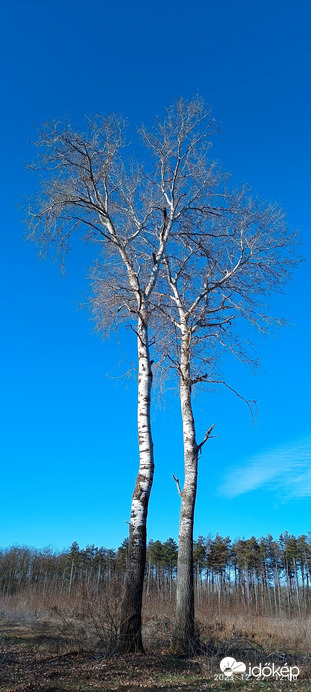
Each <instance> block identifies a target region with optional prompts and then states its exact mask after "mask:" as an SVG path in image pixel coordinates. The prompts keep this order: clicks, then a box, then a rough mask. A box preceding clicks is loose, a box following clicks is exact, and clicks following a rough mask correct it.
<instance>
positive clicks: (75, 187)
mask: <svg viewBox="0 0 311 692" xmlns="http://www.w3.org/2000/svg"><path fill="white" fill-rule="evenodd" d="M215 130H216V126H215V123H214V121H213V119H212V118H211V115H210V111H209V109H207V108H206V107H205V106H204V103H203V102H202V100H201V99H200V98H199V97H196V98H194V99H192V100H191V101H189V102H185V101H183V100H180V101H179V102H177V104H176V105H175V106H174V107H172V108H170V109H169V110H168V111H167V114H166V117H165V118H164V120H163V121H159V120H158V121H157V124H156V126H155V128H154V129H153V130H152V131H150V132H149V131H147V130H146V129H145V128H142V129H141V133H140V134H141V137H142V140H143V143H144V145H145V147H146V149H145V153H144V154H143V164H138V163H137V161H136V162H135V157H136V159H137V150H136V149H135V147H134V149H133V154H132V157H131V156H130V149H129V147H127V146H126V142H125V123H124V121H123V120H122V118H119V117H117V116H110V117H108V118H103V117H96V118H94V119H93V120H90V121H88V130H87V132H86V133H82V134H80V133H77V132H74V131H73V130H72V128H71V127H70V126H69V125H67V126H65V125H61V124H58V123H53V124H52V125H49V124H47V125H45V126H44V127H43V129H42V131H41V136H40V139H39V142H38V146H39V147H40V152H41V154H39V160H38V163H37V164H35V166H33V167H34V168H36V169H40V170H42V172H43V176H42V181H41V192H40V194H39V195H38V197H37V198H36V199H35V200H34V202H33V203H32V205H31V207H30V209H29V214H28V226H29V234H28V237H29V238H30V239H31V240H34V241H35V242H36V243H38V244H39V245H40V248H41V253H43V254H44V253H45V252H47V251H48V250H50V249H51V248H52V249H53V248H55V249H56V251H57V253H58V254H60V256H61V257H62V256H63V255H64V253H65V252H66V251H67V249H68V244H69V240H70V238H71V236H72V235H73V234H74V233H77V234H78V235H79V236H80V237H81V238H82V239H83V240H86V241H91V242H95V243H98V244H99V248H100V250H101V253H100V259H99V261H98V262H97V265H96V267H95V270H94V272H93V289H94V290H93V299H92V303H93V309H94V312H95V317H96V320H97V323H98V325H99V327H100V328H101V327H103V326H107V324H108V325H109V324H111V323H118V322H120V321H121V322H122V321H124V320H126V321H127V322H128V323H129V324H130V325H131V327H132V329H133V330H134V331H135V334H136V336H137V357H138V413H137V423H138V441H139V470H138V475H137V478H136V484H135V488H134V492H133V496H132V505H131V516H130V522H129V545H128V559H127V570H126V575H125V584H124V595H123V600H122V607H121V628H120V649H121V650H123V651H136V650H142V639H141V606H142V590H143V578H144V569H145V557H146V520H147V511H148V501H149V496H150V492H151V487H152V482H153V473H154V458H153V442H152V434H151V423H150V398H151V385H152V361H151V358H150V347H149V335H148V328H149V323H150V320H151V319H152V316H153V305H152V302H151V297H152V294H153V292H154V290H155V287H156V283H157V280H158V276H159V269H160V266H161V262H162V260H163V257H164V253H165V248H166V245H167V242H168V238H169V237H170V235H171V234H172V232H173V229H174V228H176V230H177V229H178V226H179V223H180V221H181V219H183V217H184V215H185V213H186V210H187V209H188V208H191V206H192V205H194V204H195V202H196V199H197V198H199V196H200V187H201V186H202V185H203V184H204V185H205V188H208V189H209V190H211V189H212V188H213V187H214V186H215V180H216V178H217V176H216V177H215V169H214V167H213V166H210V168H209V169H208V171H207V175H206V179H205V180H204V183H203V180H202V176H201V177H200V175H199V176H197V178H196V179H197V181H198V185H197V186H195V185H193V171H194V170H197V171H199V169H200V166H201V161H202V157H203V158H204V156H206V152H207V150H208V149H209V147H210V140H209V137H210V135H211V134H213V132H215Z"/></svg>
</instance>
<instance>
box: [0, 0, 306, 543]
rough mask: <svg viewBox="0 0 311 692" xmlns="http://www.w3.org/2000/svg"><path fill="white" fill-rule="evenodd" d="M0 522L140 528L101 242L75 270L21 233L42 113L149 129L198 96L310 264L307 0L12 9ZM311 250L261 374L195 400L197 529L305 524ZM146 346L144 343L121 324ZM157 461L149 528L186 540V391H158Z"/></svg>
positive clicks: (239, 167)
mask: <svg viewBox="0 0 311 692" xmlns="http://www.w3.org/2000/svg"><path fill="white" fill-rule="evenodd" d="M0 15H1V16H0V27H1V29H0V31H1V73H2V96H3V98H2V108H1V113H0V118H1V135H2V143H1V154H2V167H1V172H2V184H1V192H2V204H1V233H2V242H1V264H2V267H1V272H0V282H1V311H2V317H1V323H2V338H1V342H0V348H1V427H2V434H1V443H0V445H1V447H0V454H1V466H2V470H1V485H2V490H1V506H0V512H1V521H0V526H1V530H0V545H3V546H8V545H11V544H12V543H18V544H29V545H33V546H44V545H52V546H54V547H58V548H62V547H64V546H68V545H70V543H71V542H72V541H74V540H77V541H78V542H79V543H80V544H81V545H82V546H83V545H85V544H87V543H95V544H96V545H105V546H107V547H116V546H117V545H118V544H119V543H120V541H121V540H122V539H123V538H124V537H125V536H126V535H127V524H126V523H125V522H126V521H127V520H128V518H129V509H130V499H131V494H132V489H133V485H134V480H135V475H136V470H137V442H136V427H135V416H136V410H135V395H136V383H135V381H134V380H129V379H126V380H123V379H113V378H111V377H110V378H108V377H107V373H108V374H110V375H112V376H116V375H118V374H120V373H121V372H122V366H121V367H120V368H119V367H118V363H119V362H120V361H121V360H122V355H121V353H120V352H118V349H117V345H116V341H115V339H114V338H113V337H111V339H110V341H106V342H103V341H102V340H101V339H100V338H99V337H98V336H97V335H96V334H94V331H93V326H92V323H91V322H90V319H89V315H88V314H87V311H86V310H78V309H77V308H78V304H79V302H80V301H81V300H83V298H84V297H85V296H86V295H87V278H86V277H87V266H88V262H89V260H90V252H89V250H88V248H87V247H85V246H84V247H83V246H81V247H78V248H75V249H74V251H73V254H72V255H71V256H70V257H69V258H68V264H67V276H66V278H62V277H61V276H60V274H59V271H58V269H57V267H56V266H55V265H53V264H52V263H49V262H44V263H40V262H39V260H38V258H37V256H36V250H35V248H34V247H33V246H31V245H30V244H26V243H25V241H24V240H23V228H22V226H21V223H20V216H21V215H20V212H19V210H18V208H17V206H16V203H18V202H21V201H22V197H23V195H25V194H31V193H32V192H33V191H34V189H35V185H36V181H35V177H34V176H32V175H31V174H30V173H29V172H28V171H26V170H25V168H24V161H27V160H28V161H29V160H31V159H32V158H33V150H32V147H31V145H30V144H29V141H30V140H33V139H35V127H34V124H35V123H40V122H41V121H42V120H44V119H48V118H54V117H59V116H62V115H64V114H65V115H68V116H69V117H70V118H71V119H72V121H73V122H74V123H75V124H76V125H77V126H79V125H80V124H81V123H82V119H83V116H84V115H91V114H93V113H95V112H103V113H106V112H109V111H111V110H117V111H118V112H122V113H123V114H124V115H125V116H127V117H128V118H129V119H130V120H131V121H132V122H136V123H137V124H138V125H139V124H140V123H141V122H145V123H149V122H150V121H151V120H152V118H153V116H154V114H155V113H160V114H161V112H162V109H163V108H164V107H166V106H168V105H170V104H171V103H172V102H173V101H174V99H175V98H177V97H179V96H185V97H189V96H192V95H193V94H194V93H196V92H197V91H198V92H199V93H200V94H202V96H203V97H204V98H205V99H206V100H207V102H209V103H210V104H211V105H212V107H213V113H214V116H215V117H216V118H217V119H218V120H220V121H221V123H222V133H221V135H220V136H219V137H218V138H217V141H216V143H215V148H214V154H215V157H217V158H219V159H220V160H221V161H222V163H223V165H224V167H225V168H226V169H229V170H231V171H232V176H233V182H234V183H235V184H240V183H242V182H247V183H249V185H250V186H251V188H252V189H253V190H254V192H256V193H258V195H259V196H261V197H263V198H266V199H269V200H274V199H277V200H278V201H279V202H280V203H281V204H282V205H283V206H284V208H285V210H286V213H287V216H288V220H289V223H290V224H291V226H292V227H299V228H300V229H301V233H302V237H303V240H304V254H305V255H306V257H307V258H310V239H309V238H310V161H311V146H310V121H311V117H310V116H311V90H310V77H311V69H310V68H311V53H310V51H311V47H310V45H311V44H310V31H311V5H310V3H309V1H308V0H297V2H295V3H294V2H293V1H292V0H273V1H272V2H271V0H270V1H269V2H268V1H267V0H261V1H260V2H258V1H255V2H249V0H236V1H235V2H232V1H231V0H220V1H219V2H217V3H215V2H211V1H210V0H205V1H203V0H201V1H200V2H198V0H194V1H193V2H191V3H188V2H187V3H186V2H183V0H179V1H177V0H172V2H170V3H166V2H163V0H160V1H157V2H156V3H146V2H142V1H141V0H139V1H137V0H133V2H131V3H129V2H125V1H124V0H122V1H121V2H115V3H111V2H107V1H106V0H89V2H82V0H53V1H52V0H44V2H42V0H27V2H24V0H12V1H11V2H10V3H9V2H6V3H1V9H0ZM309 276H310V263H309V262H308V263H306V264H304V265H302V266H301V267H300V268H299V270H298V271H297V272H296V274H295V278H294V280H293V281H292V282H291V284H289V285H288V287H287V289H286V293H285V295H283V296H277V297H274V298H273V300H272V303H273V310H274V313H275V314H278V315H282V316H284V317H287V318H288V319H289V320H290V321H291V322H292V325H293V326H292V327H290V328H287V329H283V330H282V331H280V332H279V333H278V334H277V335H276V336H275V337H274V338H273V337H272V338H270V339H267V340H263V339H258V340H257V346H258V353H259V355H260V359H261V363H262V371H261V372H259V373H258V374H257V376H255V377H254V376H253V375H252V374H251V373H250V372H249V371H248V370H247V369H245V368H243V367H242V366H240V365H238V364H237V363H235V362H233V361H231V362H230V363H228V365H227V370H226V376H227V380H228V382H229V384H231V385H232V386H233V387H236V388H238V389H239V391H240V392H241V393H242V394H243V395H244V396H245V397H247V398H252V399H257V402H258V407H259V417H258V420H257V424H256V426H255V428H254V427H252V424H251V421H250V418H249V415H248V412H247V409H246V407H245V406H244V405H243V403H242V402H240V401H239V400H238V399H236V398H235V397H234V396H233V395H229V394H227V393H225V392H219V393H209V394H204V393H200V395H199V396H198V397H197V399H196V411H197V421H198V423H197V427H198V436H199V437H201V435H203V434H204V432H205V429H206V428H207V427H209V426H210V425H211V423H214V422H215V424H216V432H217V437H216V438H215V439H214V440H210V441H209V443H208V444H207V445H206V447H205V449H204V453H203V455H202V458H201V460H200V475H199V491H198V500H197V512H196V525H195V533H196V535H198V534H204V535H206V534H208V533H209V532H212V533H215V532H216V531H219V532H220V533H221V534H225V535H227V534H230V535H231V536H232V537H235V536H243V535H244V536H246V537H247V536H250V535H252V534H255V535H257V536H259V535H262V534H265V533H267V532H268V531H269V532H271V533H273V534H274V535H275V536H277V535H278V533H280V532H281V531H282V530H286V529H287V530H288V531H292V532H295V533H302V532H306V531H307V530H310V529H311V520H310V503H311V432H310V415H309V410H310V405H309V399H310V356H309V342H310V319H309V315H310V281H309ZM120 340H121V349H122V350H123V351H124V352H126V354H127V355H128V354H129V356H130V357H133V358H134V357H135V343H134V342H133V339H132V336H131V335H130V334H129V333H127V332H124V333H123V332H122V333H121V335H120ZM153 421H154V439H155V453H156V475H155V483H154V489H153V493H152V499H151V503H150V513H149V523H148V535H149V538H154V539H155V538H160V539H165V538H167V537H168V536H173V537H175V538H176V537H177V533H178V515H179V497H178V495H177V492H176V488H175V485H174V483H173V481H172V473H174V474H175V475H178V476H180V478H182V466H183V461H182V445H181V437H180V432H181V430H180V418H179V404H178V397H177V395H175V394H174V392H171V393H170V395H169V396H168V397H167V401H166V403H165V402H164V401H163V398H162V396H161V395H160V394H156V397H155V401H154V404H153Z"/></svg>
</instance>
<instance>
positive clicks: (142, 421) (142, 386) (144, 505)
mask: <svg viewBox="0 0 311 692" xmlns="http://www.w3.org/2000/svg"><path fill="white" fill-rule="evenodd" d="M137 350H138V410H137V424H138V444H139V470H138V475H137V478H136V484H135V489H134V492H133V496H132V506H131V518H130V530H129V544H128V557H127V566H126V573H125V581H124V592H123V600H122V604H121V625H120V639H119V646H120V651H122V652H125V653H131V652H136V651H143V645H142V636H141V610H142V596H143V582H144V573H145V563H146V522H147V513H148V503H149V497H150V492H151V488H152V482H153V474H154V459H153V442H152V436H151V423H150V398H151V385H152V372H151V364H150V354H149V344H148V327H147V323H146V321H145V319H144V317H139V320H138V326H137Z"/></svg>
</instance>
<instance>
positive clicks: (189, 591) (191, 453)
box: [174, 330, 198, 653]
mask: <svg viewBox="0 0 311 692" xmlns="http://www.w3.org/2000/svg"><path fill="white" fill-rule="evenodd" d="M180 367H181V380H180V401H181V414H182V425H183V442H184V466H185V480H184V488H183V491H182V493H181V510H180V523H179V537H178V563H177V593H176V616H175V628H174V647H175V648H176V649H179V650H182V651H183V652H185V653H190V652H191V650H192V647H193V645H194V585H193V523H194V508H195V500H196V492H197V473H198V447H197V442H196V435H195V425H194V417H193V411H192V400H191V381H190V335H189V334H188V333H187V331H186V330H184V331H183V332H182V343H181V360H180Z"/></svg>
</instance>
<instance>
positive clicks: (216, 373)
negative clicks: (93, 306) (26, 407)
mask: <svg viewBox="0 0 311 692" xmlns="http://www.w3.org/2000/svg"><path fill="white" fill-rule="evenodd" d="M219 183H220V187H219V190H218V193H219V196H220V197H222V199H223V204H222V208H221V209H220V208H219V210H218V211H217V210H216V209H215V208H213V209H212V210H211V204H210V202H209V200H208V199H207V198H206V190H205V191H204V192H205V196H203V191H202V199H197V200H196V204H195V208H194V206H191V207H190V208H188V209H187V210H185V213H184V214H183V221H182V222H181V223H180V225H179V228H178V232H177V233H175V234H174V236H173V237H172V238H171V240H170V243H169V244H168V245H167V248H166V254H165V257H164V261H163V266H164V267H165V271H166V279H164V278H163V279H162V278H161V282H162V285H161V287H160V284H159V285H158V293H157V301H158V303H157V305H158V309H159V310H160V311H161V313H162V315H163V317H164V320H165V322H166V325H167V332H166V336H165V346H164V351H165V352H166V356H167V361H168V364H169V367H173V368H175V370H176V371H177V372H178V374H179V381H180V401H181V415H182V424H183V443H184V472H185V476H184V487H183V490H181V488H180V484H179V480H178V479H177V478H175V481H176V483H177V488H178V491H179V494H180V496H181V512H180V527H179V543H178V572H177V600H176V621H175V633H174V643H175V646H176V647H177V648H179V649H182V650H184V651H186V652H188V651H189V650H191V649H193V647H195V644H196V642H195V628H194V589H193V522H194V509H195V500H196V492H197V477H198V459H199V455H200V453H201V452H202V448H203V446H204V444H205V443H206V441H207V440H208V439H209V437H210V436H211V433H212V430H213V428H214V424H212V425H209V426H208V429H207V431H206V433H205V435H204V437H203V439H202V440H201V441H200V442H198V441H197V437H196V430H195V417H194V410H193V388H194V386H195V385H197V386H198V385H200V384H202V383H208V384H212V385H215V384H222V385H224V386H226V387H228V388H229V389H231V390H232V391H234V392H235V394H237V395H238V396H240V397H241V398H242V399H243V397H242V396H241V395H240V394H239V393H238V392H237V391H235V390H234V389H233V388H232V387H231V386H230V384H229V383H228V382H227V381H225V380H224V379H223V377H222V376H221V361H222V357H223V355H224V354H225V353H226V352H229V353H233V354H234V355H235V356H237V357H238V358H239V359H240V360H241V361H242V362H243V363H247V364H249V365H251V366H256V365H257V359H256V358H255V356H254V354H253V351H252V347H251V344H250V343H249V341H248V338H247V333H248V332H249V329H246V330H245V329H244V333H243V322H244V323H250V324H251V325H252V326H254V327H256V328H257V329H259V330H260V331H261V332H264V333H267V332H269V331H270V329H271V328H272V327H273V326H275V325H279V324H283V323H284V320H280V319H274V318H272V317H271V316H270V314H269V309H268V306H267V305H266V304H265V296H267V295H269V294H270V293H271V292H273V291H279V290H280V289H281V288H282V286H283V285H284V283H285V282H286V281H287V279H288V278H289V275H290V270H291V269H292V268H293V267H294V265H295V264H296V263H297V259H296V258H295V254H294V249H295V244H296V240H297V237H296V234H295V233H291V232H289V231H288V229H287V226H286V223H285V219H284V213H283V212H282V210H281V209H280V208H278V206H277V205H275V204H267V203H261V202H258V201H257V200H252V199H251V198H250V197H249V194H248V191H247V189H246V188H244V189H242V190H241V191H240V192H233V193H229V192H228V190H227V189H226V181H225V180H224V178H223V179H222V180H219ZM165 281H166V285H165ZM166 286H167V287H166ZM168 325H169V326H168ZM244 401H246V400H245V399H244ZM246 403H247V404H248V406H249V408H250V410H251V413H252V414H253V408H254V404H255V402H251V401H247V402H246Z"/></svg>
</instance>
